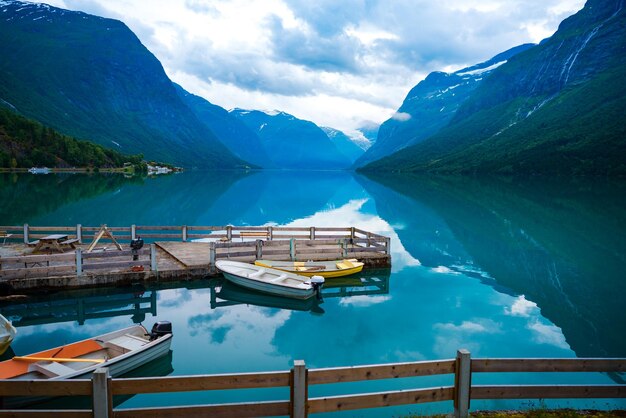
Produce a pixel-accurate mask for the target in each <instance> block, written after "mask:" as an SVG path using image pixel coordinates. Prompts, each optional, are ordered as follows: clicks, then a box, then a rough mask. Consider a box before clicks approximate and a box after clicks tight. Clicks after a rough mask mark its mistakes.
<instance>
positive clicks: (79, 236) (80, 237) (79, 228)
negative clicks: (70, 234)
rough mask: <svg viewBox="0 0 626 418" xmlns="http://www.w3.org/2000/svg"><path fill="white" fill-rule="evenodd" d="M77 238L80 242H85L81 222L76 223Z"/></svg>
mask: <svg viewBox="0 0 626 418" xmlns="http://www.w3.org/2000/svg"><path fill="white" fill-rule="evenodd" d="M76 239H77V240H78V243H79V244H82V243H83V226H82V225H81V224H76Z"/></svg>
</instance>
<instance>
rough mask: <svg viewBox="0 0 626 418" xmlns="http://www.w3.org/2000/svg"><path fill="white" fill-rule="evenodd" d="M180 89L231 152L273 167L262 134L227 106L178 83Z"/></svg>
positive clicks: (259, 165) (243, 158) (252, 161)
mask: <svg viewBox="0 0 626 418" xmlns="http://www.w3.org/2000/svg"><path fill="white" fill-rule="evenodd" d="M174 86H175V88H176V92H177V93H178V95H179V96H180V98H181V99H182V100H183V102H184V103H185V104H186V105H187V107H189V108H190V109H191V110H192V112H193V113H194V114H195V116H196V117H197V118H198V120H199V121H200V122H202V123H203V124H204V125H205V126H206V127H207V128H209V129H210V130H211V132H213V133H214V134H215V136H216V137H217V138H218V139H219V140H220V141H221V142H222V143H223V144H224V145H225V146H226V147H227V148H228V149H229V151H230V152H232V153H233V154H235V155H236V156H237V157H239V158H241V159H242V160H244V161H248V162H250V163H251V164H254V165H256V166H258V167H263V168H273V165H272V163H271V160H270V158H269V156H268V155H267V153H266V152H265V149H264V148H263V144H261V139H260V138H259V136H258V135H257V134H256V133H254V132H252V130H251V129H250V128H248V127H247V126H246V124H245V123H243V122H242V121H241V120H239V119H237V118H236V117H234V116H232V115H231V114H230V113H229V112H228V111H227V110H226V109H224V108H222V107H220V106H217V105H215V104H212V103H210V102H209V101H208V100H206V99H204V98H202V97H200V96H196V95H194V94H191V93H189V92H188V91H186V90H185V89H183V88H182V87H181V86H179V85H178V84H176V83H174Z"/></svg>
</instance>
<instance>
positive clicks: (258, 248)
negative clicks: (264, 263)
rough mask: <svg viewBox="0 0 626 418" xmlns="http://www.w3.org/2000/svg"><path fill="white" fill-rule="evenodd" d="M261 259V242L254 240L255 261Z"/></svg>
mask: <svg viewBox="0 0 626 418" xmlns="http://www.w3.org/2000/svg"><path fill="white" fill-rule="evenodd" d="M261 258H263V241H262V240H260V239H258V240H256V259H257V260H260V259H261Z"/></svg>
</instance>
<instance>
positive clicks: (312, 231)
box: [310, 226, 315, 241]
mask: <svg viewBox="0 0 626 418" xmlns="http://www.w3.org/2000/svg"><path fill="white" fill-rule="evenodd" d="M310 235H311V236H310V239H311V241H313V240H314V239H315V227H314V226H312V227H311V228H310Z"/></svg>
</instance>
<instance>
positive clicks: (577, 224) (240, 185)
mask: <svg viewBox="0 0 626 418" xmlns="http://www.w3.org/2000/svg"><path fill="white" fill-rule="evenodd" d="M0 202H1V206H0V224H2V225H20V224H23V223H29V224H31V225H74V224H77V223H80V224H83V225H89V226H98V225H100V224H103V223H106V224H108V225H109V226H128V225H131V224H137V225H147V224H150V225H183V224H186V225H226V224H234V225H281V226H307V227H308V226H356V227H358V228H362V229H365V230H368V231H372V232H376V233H380V234H383V235H387V236H389V237H391V248H392V264H393V267H392V268H391V270H382V271H370V272H366V273H364V274H362V275H359V276H357V277H354V278H348V279H345V280H342V281H341V282H340V283H337V284H336V286H335V287H327V288H325V289H324V291H323V294H324V301H323V303H321V304H320V305H315V304H314V305H306V304H302V303H290V302H285V301H284V300H276V299H275V298H268V297H263V296H260V295H258V294H254V293H251V292H248V291H245V290H241V289H238V288H237V287H234V286H229V285H228V284H224V283H222V282H221V281H220V280H211V281H209V280H206V281H195V282H186V283H168V284H163V285H162V286H160V287H152V288H150V287H140V286H137V287H133V288H126V289H105V290H84V291H74V292H62V293H56V294H52V295H40V296H38V297H36V298H33V299H32V300H30V301H28V302H25V303H17V304H9V303H7V302H3V303H2V304H1V305H0V312H2V313H3V314H5V315H6V316H9V317H10V318H11V319H12V320H14V321H15V322H16V324H17V325H18V327H19V328H18V337H17V339H16V340H15V342H14V343H13V345H12V349H13V351H14V353H15V354H16V355H23V354H27V353H30V352H33V351H36V350H42V349H45V348H49V347H51V346H56V345H59V344H60V343H66V342H71V341H76V340H79V339H83V338H87V337H89V336H91V335H96V334H100V333H104V332H108V331H111V330H115V329H117V328H122V327H125V326H129V325H131V324H132V323H133V322H142V323H143V324H144V325H146V326H147V327H148V328H149V327H151V326H152V324H153V323H154V321H155V320H157V319H166V320H169V321H171V322H172V323H173V327H174V334H175V336H174V339H173V342H172V354H171V356H170V357H167V358H165V359H162V360H159V361H157V362H155V363H153V364H150V365H148V366H146V367H144V368H143V369H141V370H138V371H137V372H136V373H135V375H189V374H208V373H236V372H254V371H271V370H287V369H289V368H290V367H291V366H292V363H293V361H294V360H296V359H303V360H305V361H306V364H307V366H308V367H310V368H318V367H335V366H347V365H358V364H376V363H388V362H404V361H415V360H431V359H443V358H453V357H454V356H455V354H456V350H457V349H459V348H467V349H469V350H470V352H471V354H472V356H473V357H626V332H625V330H626V310H625V309H624V295H625V294H626V280H625V275H624V265H625V262H626V184H625V183H623V182H613V181H609V180H606V179H600V180H547V179H534V180H529V181H514V180H495V179H475V178H448V177H412V176H383V177H372V178H368V177H364V176H361V175H356V174H352V173H347V172H303V173H301V172H280V171H276V172H272V171H269V172H251V173H247V174H244V173H236V172H187V173H182V174H177V175H171V176H167V177H161V178H154V179H153V178H150V179H143V180H142V179H125V178H124V177H122V176H117V175H116V176H84V175H44V176H42V175H38V176H37V175H2V176H0ZM77 304H82V305H83V306H85V307H86V308H85V312H86V315H85V317H81V318H76V317H75V316H72V315H74V314H73V313H72V312H73V310H74V307H75V306H76V305H77ZM59 305H65V306H66V307H67V306H69V308H58V306H59ZM103 310H104V311H106V312H104V314H102V311H103ZM96 312H99V313H96ZM625 380H626V376H625V375H623V374H622V375H618V374H602V373H589V374H546V373H541V374H510V373H506V374H480V375H474V383H478V384H486V383H496V384H505V383H507V384H524V383H581V384H582V383H597V384H612V383H622V384H623V383H625ZM452 381H453V377H452V376H439V377H432V378H419V379H395V380H391V381H374V382H366V383H354V384H352V383H350V384H338V385H325V386H313V387H311V388H310V396H312V397H317V396H324V395H336V394H347V393H355V392H375V391H384V390H394V389H398V388H415V387H431V386H439V385H448V384H451V382H452ZM288 397H289V394H288V390H283V389H280V390H276V389H267V390H256V391H250V390H244V391H221V392H193V393H187V394H164V395H163V394H159V395H155V396H152V395H141V396H135V397H132V398H130V399H127V400H123V402H122V404H121V406H123V407H138V406H146V405H173V404H194V403H195V404H198V403H223V402H241V401H250V400H274V399H287V398H288ZM541 405H543V404H542V403H541V402H538V401H537V400H534V401H475V402H472V409H488V408H529V407H540V406H541ZM545 405H548V406H555V405H558V406H565V407H589V408H601V409H606V408H622V409H624V408H626V401H625V400H578V401H567V400H562V401H546V402H545ZM451 410H452V404H451V402H442V403H437V404H426V405H418V406H407V407H398V408H386V409H373V410H363V411H351V412H349V413H344V414H324V416H339V415H341V416H364V417H375V416H402V415H403V414H407V413H416V414H419V415H424V414H427V413H434V412H449V411H451Z"/></svg>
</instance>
